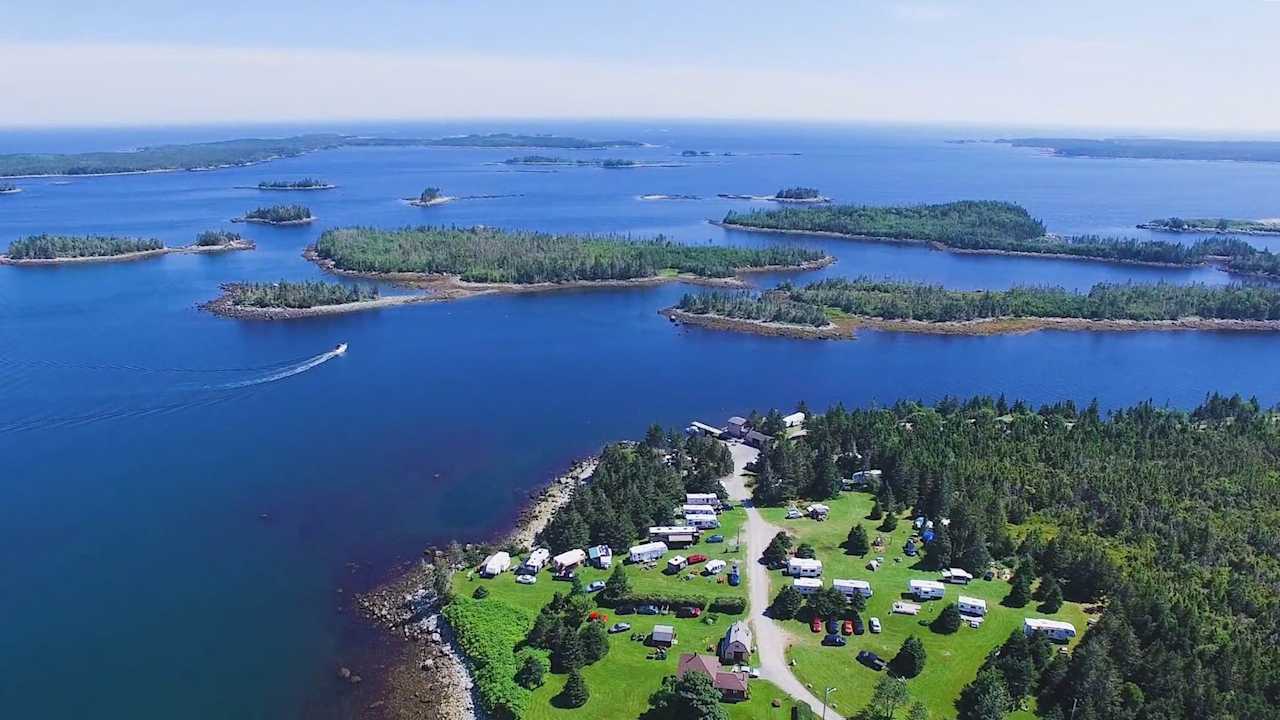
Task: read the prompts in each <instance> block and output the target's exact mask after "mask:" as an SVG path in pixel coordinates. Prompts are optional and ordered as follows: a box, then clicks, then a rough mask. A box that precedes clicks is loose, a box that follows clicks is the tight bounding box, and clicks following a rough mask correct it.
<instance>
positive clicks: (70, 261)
mask: <svg viewBox="0 0 1280 720" xmlns="http://www.w3.org/2000/svg"><path fill="white" fill-rule="evenodd" d="M256 248H257V245H255V244H254V243H252V242H250V241H248V240H236V241H233V242H229V243H225V244H222V245H184V246H182V247H162V248H156V249H155V250H139V251H138V252H130V253H120V254H119V255H86V256H84V257H59V258H22V259H17V260H15V259H13V258H11V257H9V256H8V255H0V265H17V266H35V265H76V264H81V263H100V262H130V261H133V260H146V259H148V258H155V257H160V256H161V255H180V254H184V253H186V254H199V253H219V252H232V251H234V250H254V249H256Z"/></svg>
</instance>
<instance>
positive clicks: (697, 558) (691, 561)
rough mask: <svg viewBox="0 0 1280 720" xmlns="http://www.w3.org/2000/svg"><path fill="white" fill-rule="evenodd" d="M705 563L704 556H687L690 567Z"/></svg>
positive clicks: (705, 558)
mask: <svg viewBox="0 0 1280 720" xmlns="http://www.w3.org/2000/svg"><path fill="white" fill-rule="evenodd" d="M706 561H707V556H706V555H690V556H689V564H690V565H697V564H698V563H700V562H706Z"/></svg>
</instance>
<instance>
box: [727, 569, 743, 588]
mask: <svg viewBox="0 0 1280 720" xmlns="http://www.w3.org/2000/svg"><path fill="white" fill-rule="evenodd" d="M741 582H742V576H740V575H738V573H737V572H731V573H729V584H730V585H731V586H733V587H738V585H739V584H740V583H741Z"/></svg>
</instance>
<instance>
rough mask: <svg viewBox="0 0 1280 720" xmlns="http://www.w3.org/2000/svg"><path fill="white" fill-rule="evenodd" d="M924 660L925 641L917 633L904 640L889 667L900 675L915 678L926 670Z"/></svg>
mask: <svg viewBox="0 0 1280 720" xmlns="http://www.w3.org/2000/svg"><path fill="white" fill-rule="evenodd" d="M924 661H925V651H924V643H922V642H920V638H918V637H916V636H915V635H910V636H908V637H907V639H906V640H903V641H902V647H900V648H898V654H897V655H895V656H894V657H893V660H891V661H890V662H889V669H890V670H892V671H893V672H894V673H895V674H896V675H898V676H899V677H905V678H913V677H915V676H917V675H919V674H920V673H921V672H924Z"/></svg>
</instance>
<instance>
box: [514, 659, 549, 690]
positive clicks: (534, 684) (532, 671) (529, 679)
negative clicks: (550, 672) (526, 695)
mask: <svg viewBox="0 0 1280 720" xmlns="http://www.w3.org/2000/svg"><path fill="white" fill-rule="evenodd" d="M546 673H547V667H546V663H545V662H544V661H543V660H542V658H540V657H538V656H537V655H534V654H533V653H529V654H527V655H525V656H524V660H523V661H521V663H520V669H519V670H517V671H516V682H517V683H519V685H520V687H523V688H525V689H527V690H532V689H534V688H539V687H542V683H543V682H545V676H546Z"/></svg>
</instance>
